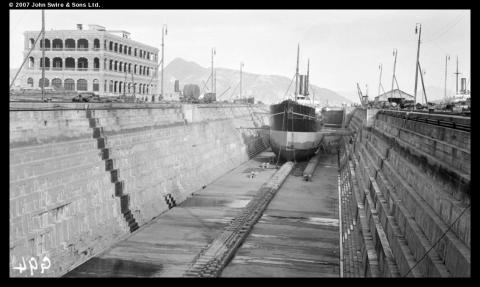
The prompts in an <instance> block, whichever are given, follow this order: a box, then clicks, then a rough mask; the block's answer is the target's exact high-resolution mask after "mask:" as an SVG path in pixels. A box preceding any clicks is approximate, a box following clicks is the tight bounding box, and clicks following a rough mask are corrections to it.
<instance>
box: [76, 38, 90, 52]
mask: <svg viewBox="0 0 480 287" xmlns="http://www.w3.org/2000/svg"><path fill="white" fill-rule="evenodd" d="M77 48H78V50H79V51H87V50H88V40H87V39H78V41H77Z"/></svg>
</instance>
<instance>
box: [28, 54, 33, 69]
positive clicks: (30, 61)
mask: <svg viewBox="0 0 480 287" xmlns="http://www.w3.org/2000/svg"><path fill="white" fill-rule="evenodd" d="M28 68H29V69H35V58H34V57H28Z"/></svg>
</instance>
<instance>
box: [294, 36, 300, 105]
mask: <svg viewBox="0 0 480 287" xmlns="http://www.w3.org/2000/svg"><path fill="white" fill-rule="evenodd" d="M299 59H300V44H298V47H297V69H296V70H295V102H296V101H297V95H298V61H299Z"/></svg>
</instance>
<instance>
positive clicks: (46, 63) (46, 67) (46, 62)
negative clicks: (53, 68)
mask: <svg viewBox="0 0 480 287" xmlns="http://www.w3.org/2000/svg"><path fill="white" fill-rule="evenodd" d="M40 68H43V58H40ZM49 69H50V59H49V58H47V57H45V70H49Z"/></svg>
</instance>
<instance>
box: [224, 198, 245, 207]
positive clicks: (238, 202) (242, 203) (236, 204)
mask: <svg viewBox="0 0 480 287" xmlns="http://www.w3.org/2000/svg"><path fill="white" fill-rule="evenodd" d="M249 202H250V199H237V200H234V201H231V202H229V203H228V204H227V205H226V206H227V207H230V208H243V207H245V206H247V204H248V203H249Z"/></svg>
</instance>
